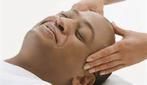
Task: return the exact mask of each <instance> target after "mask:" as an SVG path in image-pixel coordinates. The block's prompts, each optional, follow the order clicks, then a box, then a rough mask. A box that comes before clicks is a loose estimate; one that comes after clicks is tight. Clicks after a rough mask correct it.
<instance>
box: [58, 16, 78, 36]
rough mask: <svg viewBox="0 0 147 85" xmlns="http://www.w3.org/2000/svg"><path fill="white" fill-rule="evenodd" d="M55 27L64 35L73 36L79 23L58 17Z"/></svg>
mask: <svg viewBox="0 0 147 85" xmlns="http://www.w3.org/2000/svg"><path fill="white" fill-rule="evenodd" d="M57 25H58V28H59V30H60V31H61V32H62V33H63V34H65V35H71V34H75V31H76V30H77V29H78V26H79V21H78V20H76V19H69V18H64V17H60V18H59V19H58V20H57Z"/></svg>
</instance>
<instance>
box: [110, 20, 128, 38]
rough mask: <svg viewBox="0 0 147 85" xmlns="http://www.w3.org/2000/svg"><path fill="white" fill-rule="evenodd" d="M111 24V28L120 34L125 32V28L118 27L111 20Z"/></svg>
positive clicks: (123, 34) (122, 34)
mask: <svg viewBox="0 0 147 85" xmlns="http://www.w3.org/2000/svg"><path fill="white" fill-rule="evenodd" d="M112 26H113V29H114V32H115V33H116V34H118V35H120V36H125V34H126V30H124V29H122V28H120V27H118V26H117V25H116V24H115V23H114V22H112Z"/></svg>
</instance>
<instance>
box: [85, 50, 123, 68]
mask: <svg viewBox="0 0 147 85" xmlns="http://www.w3.org/2000/svg"><path fill="white" fill-rule="evenodd" d="M120 59H121V56H120V55H119V53H114V54H112V55H110V56H106V57H103V58H100V59H97V60H95V61H93V62H90V63H87V64H86V65H85V66H84V69H85V70H87V69H90V68H93V67H95V66H99V65H101V64H105V63H108V62H111V61H116V60H120Z"/></svg>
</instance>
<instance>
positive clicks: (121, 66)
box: [100, 64, 125, 75]
mask: <svg viewBox="0 0 147 85" xmlns="http://www.w3.org/2000/svg"><path fill="white" fill-rule="evenodd" d="M123 67H125V65H123V64H122V65H118V66H115V67H113V68H109V69H106V70H103V71H101V72H100V75H106V74H110V73H112V72H114V71H117V70H119V69H121V68H123Z"/></svg>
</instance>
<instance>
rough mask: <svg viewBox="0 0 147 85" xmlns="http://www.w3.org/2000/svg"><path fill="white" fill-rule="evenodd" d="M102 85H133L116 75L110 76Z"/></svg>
mask: <svg viewBox="0 0 147 85" xmlns="http://www.w3.org/2000/svg"><path fill="white" fill-rule="evenodd" d="M103 85H133V84H131V83H129V82H128V81H126V80H124V79H122V78H120V77H119V76H116V75H113V74H112V75H111V76H110V77H109V78H108V79H107V80H106V82H105V83H104V84H103Z"/></svg>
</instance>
